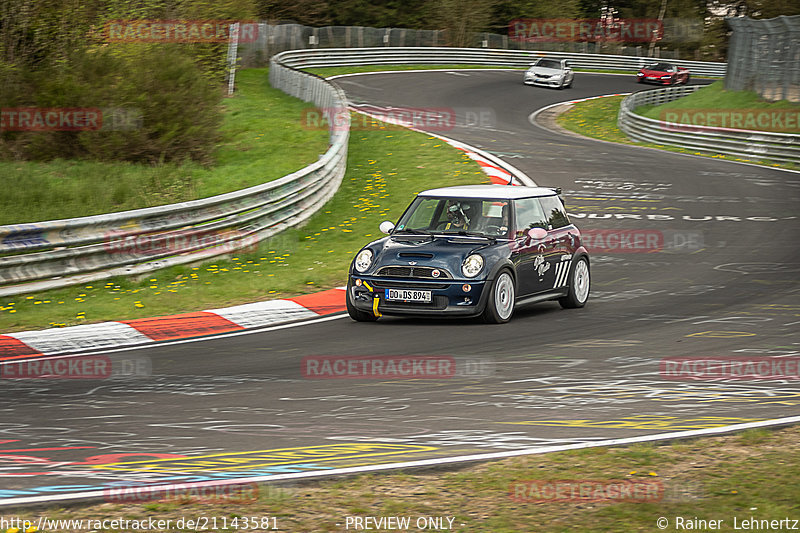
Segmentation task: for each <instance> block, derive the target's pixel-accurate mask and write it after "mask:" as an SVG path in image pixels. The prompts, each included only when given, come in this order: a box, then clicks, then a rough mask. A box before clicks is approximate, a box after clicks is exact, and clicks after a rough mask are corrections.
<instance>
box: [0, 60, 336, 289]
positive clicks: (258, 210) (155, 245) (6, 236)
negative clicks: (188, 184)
mask: <svg viewBox="0 0 800 533" xmlns="http://www.w3.org/2000/svg"><path fill="white" fill-rule="evenodd" d="M270 82H271V83H272V85H273V87H276V88H278V89H281V90H283V91H284V92H286V93H288V94H290V95H292V96H295V97H297V98H300V99H302V100H305V101H307V102H311V103H313V104H314V105H316V106H317V107H323V108H338V109H342V108H346V105H347V99H346V96H345V95H344V93H343V92H342V90H341V89H339V88H338V87H337V86H335V85H334V84H332V83H330V82H328V81H325V80H324V79H322V78H320V77H318V76H314V75H312V74H308V73H305V72H301V71H298V70H295V69H293V68H292V67H291V66H287V65H285V64H283V63H282V62H281V60H280V59H279V58H278V57H277V56H276V57H275V58H273V60H272V61H271V66H270ZM337 119H338V120H337V122H336V125H335V127H334V123H333V121H331V127H330V146H329V148H328V150H327V152H326V153H325V154H324V155H323V156H321V157H320V159H319V160H318V161H317V162H315V163H313V164H311V165H309V166H307V167H305V168H303V169H301V170H298V171H297V172H294V173H292V174H289V175H287V176H284V177H282V178H280V179H277V180H275V181H271V182H268V183H264V184H261V185H257V186H254V187H250V188H247V189H243V190H239V191H234V192H231V193H227V194H221V195H218V196H213V197H210V198H204V199H201V200H194V201H191V202H184V203H179V204H172V205H165V206H159V207H152V208H146V209H136V210H132V211H124V212H118V213H110V214H104V215H96V216H89V217H81V218H73V219H65V220H53V221H47V222H36V223H30V224H15V225H10V226H0V296H6V295H13V294H21V293H25V292H32V291H39V290H45V289H52V288H58V287H64V286H68V285H73V284H77V283H84V282H88V281H93V280H98V279H105V278H108V277H112V276H117V275H135V274H144V273H147V272H150V271H152V270H156V269H159V268H164V267H167V266H171V265H178V264H185V263H191V262H197V261H201V260H204V259H208V258H211V257H215V256H219V255H223V254H230V253H235V252H236V251H237V250H241V249H243V248H247V247H251V246H253V245H254V244H256V243H257V242H259V241H261V240H264V239H266V238H268V237H270V236H272V235H275V234H276V233H278V232H280V231H282V230H284V229H286V228H288V227H291V226H295V225H297V224H299V223H301V222H303V221H305V220H307V219H308V218H309V217H311V215H313V214H314V213H315V212H316V211H317V210H318V209H320V208H321V207H322V206H323V205H324V204H325V202H327V201H328V199H330V198H331V197H332V196H333V194H334V193H335V192H336V190H337V189H338V187H339V184H340V183H341V180H342V177H343V176H344V172H345V165H346V160H347V142H348V139H349V114H346V113H345V114H343V115H342V116H338V117H337Z"/></svg>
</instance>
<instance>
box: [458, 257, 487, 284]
mask: <svg viewBox="0 0 800 533" xmlns="http://www.w3.org/2000/svg"><path fill="white" fill-rule="evenodd" d="M481 270H483V257H481V256H480V255H478V254H472V255H471V256H469V257H467V258H466V259H465V260H464V264H462V265H461V272H463V273H464V275H465V276H466V277H468V278H474V277H475V276H477V275H478V274H480V272H481Z"/></svg>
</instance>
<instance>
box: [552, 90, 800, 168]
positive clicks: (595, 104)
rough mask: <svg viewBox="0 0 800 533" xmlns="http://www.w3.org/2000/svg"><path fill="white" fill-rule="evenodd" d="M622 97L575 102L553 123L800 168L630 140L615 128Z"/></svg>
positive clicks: (616, 138)
mask: <svg viewBox="0 0 800 533" xmlns="http://www.w3.org/2000/svg"><path fill="white" fill-rule="evenodd" d="M623 98H624V96H609V97H605V98H597V99H594V100H586V101H584V102H578V103H576V104H573V106H572V108H571V109H569V110H568V111H566V112H565V113H562V114H561V115H559V116H558V118H557V119H556V122H557V123H558V124H559V125H560V126H561V127H563V128H565V129H567V130H569V131H572V132H575V133H578V134H580V135H584V136H586V137H591V138H593V139H600V140H603V141H610V142H616V143H623V144H631V145H635V146H645V147H648V148H658V149H659V150H666V151H669V152H677V153H681V154H692V155H699V156H704V157H711V158H713V159H724V160H727V161H738V162H740V163H752V164H756V165H764V166H769V167H776V168H787V169H793V170H797V169H800V166H799V165H793V164H791V163H776V162H774V161H764V160H756V159H745V158H741V157H735V156H729V155H723V154H708V153H702V152H696V151H694V150H688V149H686V148H680V147H677V146H670V145H664V144H654V143H641V142H635V141H632V140H630V139H628V137H627V136H626V135H625V134H624V133H622V132H621V131H620V129H619V128H618V127H617V115H618V114H619V106H620V103H621V102H622V99H623ZM640 109H641V108H640Z"/></svg>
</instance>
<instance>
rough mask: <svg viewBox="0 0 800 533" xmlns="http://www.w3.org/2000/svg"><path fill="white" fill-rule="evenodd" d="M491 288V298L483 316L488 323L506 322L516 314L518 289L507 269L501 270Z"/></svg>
mask: <svg viewBox="0 0 800 533" xmlns="http://www.w3.org/2000/svg"><path fill="white" fill-rule="evenodd" d="M490 290H491V292H489V300H488V301H487V302H486V309H484V310H483V315H481V317H482V318H483V321H484V322H486V323H487V324H504V323H506V322H508V321H509V320H510V319H511V315H513V314H514V303H515V297H516V291H515V289H514V280H513V279H512V278H511V274H509V272H508V271H507V270H504V271H502V272H500V274H499V275H498V276H497V279H495V280H494V283H492V287H491V289H490Z"/></svg>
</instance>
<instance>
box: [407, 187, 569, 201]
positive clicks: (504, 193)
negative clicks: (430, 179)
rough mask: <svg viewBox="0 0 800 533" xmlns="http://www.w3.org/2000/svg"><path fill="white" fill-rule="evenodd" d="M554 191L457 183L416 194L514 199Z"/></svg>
mask: <svg viewBox="0 0 800 533" xmlns="http://www.w3.org/2000/svg"><path fill="white" fill-rule="evenodd" d="M555 194H556V191H555V190H553V189H548V188H547V187H519V186H516V185H458V186H455V187H441V188H439V189H430V190H427V191H422V192H421V193H419V195H418V196H434V197H441V198H453V197H456V198H489V199H492V198H497V199H503V200H516V199H518V198H531V197H534V196H555Z"/></svg>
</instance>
